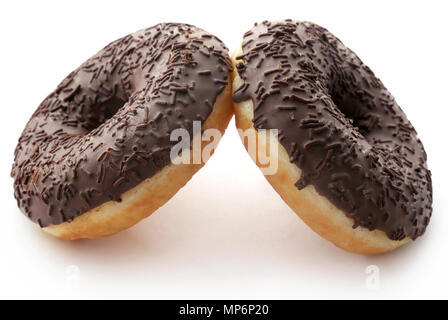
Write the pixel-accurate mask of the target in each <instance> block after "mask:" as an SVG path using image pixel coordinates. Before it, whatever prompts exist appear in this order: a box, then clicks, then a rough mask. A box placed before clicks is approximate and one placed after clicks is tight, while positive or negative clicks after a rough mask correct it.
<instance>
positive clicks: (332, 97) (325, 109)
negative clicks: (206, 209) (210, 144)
mask: <svg viewBox="0 0 448 320" xmlns="http://www.w3.org/2000/svg"><path fill="white" fill-rule="evenodd" d="M234 57H235V58H234V64H235V67H236V68H235V69H236V72H237V74H238V75H237V76H236V78H235V80H234V88H233V89H234V91H235V92H234V101H235V102H236V104H235V114H236V121H237V126H238V127H239V128H241V129H246V130H247V129H249V130H257V131H259V130H260V129H278V130H279V134H278V141H279V142H280V150H279V156H278V160H279V169H278V172H277V173H276V174H274V175H271V176H266V177H267V179H268V180H269V182H270V183H271V184H272V185H273V187H274V188H275V189H276V190H277V191H278V192H279V194H280V195H281V196H282V198H283V199H284V200H285V201H286V202H287V203H288V205H289V206H290V207H291V208H292V209H293V210H294V211H295V212H297V214H298V215H299V216H300V217H301V218H302V219H303V220H304V221H305V222H306V223H307V224H308V225H309V226H310V227H311V228H312V229H314V230H315V231H316V232H317V233H319V234H320V235H321V236H323V237H325V238H326V239H328V240H330V241H332V242H333V243H334V244H335V245H337V246H339V247H341V248H343V249H345V250H348V251H353V252H358V253H380V252H385V251H388V250H392V249H394V248H396V247H398V246H400V245H402V244H404V243H406V242H407V241H408V240H409V239H416V238H417V237H419V236H421V235H422V234H423V233H424V231H425V228H426V226H427V225H428V222H429V219H430V217H431V212H432V206H431V204H432V189H431V188H432V187H431V173H430V171H429V170H428V168H427V165H426V153H425V150H424V148H423V145H422V143H421V142H420V140H419V139H418V138H417V133H416V131H415V129H414V128H413V126H412V125H411V123H410V122H409V120H408V119H407V118H406V115H405V114H404V113H403V111H402V110H401V109H400V107H399V106H398V105H397V103H396V102H395V100H394V98H393V97H392V95H391V94H390V93H389V92H388V91H387V89H386V88H385V87H384V86H383V84H382V83H381V81H380V80H379V79H378V78H376V77H375V75H374V74H373V72H372V71H371V70H370V69H369V68H368V67H367V66H366V65H364V64H363V63H362V61H361V60H360V59H359V58H358V57H357V56H356V55H355V54H354V53H353V52H352V51H351V50H350V49H348V48H347V47H345V46H344V45H343V43H342V42H341V41H340V40H339V39H337V38H336V37H335V36H334V35H332V34H331V33H330V32H328V31H327V30H326V29H324V28H322V27H320V26H317V25H315V24H312V23H309V22H297V21H292V20H286V21H282V22H275V23H274V22H273V23H271V22H263V23H262V24H258V25H257V24H256V25H255V26H254V27H253V28H252V29H251V30H250V31H249V32H247V33H246V34H245V36H244V41H243V44H242V48H239V49H238V50H237V51H236V53H235V55H234Z"/></svg>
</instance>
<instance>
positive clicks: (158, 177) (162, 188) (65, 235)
mask: <svg viewBox="0 0 448 320" xmlns="http://www.w3.org/2000/svg"><path fill="white" fill-rule="evenodd" d="M230 79H231V78H230V77H229V84H228V85H227V87H226V88H225V89H224V90H223V91H222V92H221V93H220V94H219V96H218V97H217V99H216V102H215V105H214V107H213V111H212V113H211V114H210V115H209V117H208V118H207V120H206V121H205V122H204V124H203V125H202V130H206V129H211V128H214V129H218V130H219V131H220V132H221V134H224V132H225V130H226V128H227V125H228V123H229V121H230V119H231V118H232V116H233V105H232V101H231V81H230ZM209 143H211V142H202V147H204V146H205V145H207V144H209ZM204 164H205V162H203V161H202V162H201V164H193V163H191V164H183V163H181V164H178V165H176V164H173V163H170V164H169V165H167V166H166V167H165V168H163V169H162V170H160V171H159V172H158V173H156V174H155V175H154V176H152V177H151V178H148V179H146V180H144V181H143V182H141V183H140V184H138V185H137V186H136V187H134V188H132V189H130V190H128V191H127V192H125V193H123V194H122V195H121V199H122V201H121V202H116V201H108V202H106V203H103V204H102V205H100V206H98V207H96V208H93V209H91V210H90V211H88V212H86V213H84V214H82V215H80V216H78V217H76V218H75V219H74V220H73V221H71V222H64V223H61V224H58V225H52V226H48V227H45V228H43V230H44V231H46V232H48V233H49V234H51V235H53V236H55V237H57V238H59V239H63V240H75V239H81V238H90V239H92V238H100V237H107V236H110V235H112V234H115V233H117V232H119V231H122V230H125V229H127V228H129V227H131V226H133V225H134V224H136V223H137V222H139V221H140V220H142V219H144V218H146V217H148V216H150V215H151V214H152V213H153V212H154V211H155V210H157V209H158V208H160V207H161V206H162V205H163V204H165V203H166V202H167V201H168V200H169V199H171V198H172V197H173V196H174V195H175V194H176V192H177V191H179V189H181V188H182V187H183V186H184V185H185V184H186V183H187V182H188V181H189V180H190V179H191V178H192V177H193V175H194V174H195V173H196V172H197V171H198V170H199V169H200V168H202V166H203V165H204Z"/></svg>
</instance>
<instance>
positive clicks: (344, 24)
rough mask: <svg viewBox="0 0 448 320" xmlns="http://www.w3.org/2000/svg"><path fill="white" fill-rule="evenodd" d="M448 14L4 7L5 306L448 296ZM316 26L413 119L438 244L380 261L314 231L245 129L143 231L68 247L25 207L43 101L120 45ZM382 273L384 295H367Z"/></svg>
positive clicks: (437, 10)
mask: <svg viewBox="0 0 448 320" xmlns="http://www.w3.org/2000/svg"><path fill="white" fill-rule="evenodd" d="M447 9H448V8H447V7H446V1H439V2H437V1H421V2H412V1H403V2H399V1H378V0H377V1H370V2H369V4H367V3H366V2H364V1H351V2H342V1H328V2H323V1H314V0H313V1H298V0H294V1H291V2H290V3H287V2H282V1H278V0H277V1H273V0H271V1H256V2H254V4H251V2H250V1H243V0H240V1H230V0H227V1H223V0H221V1H213V0H207V1H201V2H197V3H196V2H194V1H174V0H166V1H142V2H140V3H137V2H134V1H130V0H126V1H120V2H114V1H107V2H106V1H105V2H104V3H99V4H92V1H85V2H84V1H73V2H72V3H71V4H68V2H66V1H55V2H53V3H49V2H43V1H32V2H31V1H30V2H28V3H25V2H21V1H8V2H7V1H2V2H1V5H0V41H1V42H0V46H1V47H0V72H1V75H0V92H1V99H0V106H1V109H2V116H1V124H0V130H1V138H2V139H1V148H0V150H1V155H2V157H1V158H0V161H1V166H0V168H1V179H0V181H1V184H0V188H1V189H0V196H1V198H0V201H1V204H2V206H1V212H0V298H150V299H169V298H179V299H180V298H185V299H188V298H193V299H196V298H203V299H207V298H208V299H215V298H234V299H239V298H249V299H250V298H254V299H258V298H267V299H269V298H274V299H277V298H285V299H296V298H374V299H376V298H448V275H447V270H448V250H447V245H446V243H447V227H448V215H447V212H446V211H447V209H448V206H447V193H446V192H447V191H446V187H445V186H446V185H445V183H447V182H446V181H447V179H448V175H447V172H446V161H447V156H448V154H447V143H446V137H447V133H446V129H447V117H448V112H447V109H448V102H447V94H446V92H447V91H446V90H447V73H448V68H447V49H448V46H447V42H448V41H447V39H446V32H447V31H448V23H447V19H446V13H447V12H448V10H447ZM284 18H293V19H299V20H309V21H313V22H316V23H318V24H320V25H322V26H324V27H326V28H328V29H329V30H330V31H331V32H333V33H334V34H335V35H336V36H337V37H339V38H340V39H341V40H342V41H343V42H344V43H345V44H346V45H347V46H349V47H350V48H351V49H353V50H354V51H355V52H356V53H357V54H358V55H359V56H360V57H361V59H362V60H363V61H364V62H365V63H366V64H367V65H369V66H370V67H371V68H372V70H374V72H375V73H376V75H377V76H378V77H379V78H380V79H382V81H383V82H384V83H385V85H386V86H387V87H388V88H389V90H390V91H391V92H392V93H393V94H394V96H395V97H396V99H397V101H398V102H399V104H400V105H401V106H402V108H403V109H404V111H405V112H406V114H407V115H408V118H409V119H410V120H411V121H412V122H413V124H414V126H415V127H416V129H417V131H418V132H419V135H420V138H421V139H422V140H423V142H424V145H425V147H426V151H427V153H428V158H429V166H430V169H431V170H432V172H433V182H434V213H433V218H432V220H431V223H430V225H429V227H428V229H427V232H426V234H425V235H424V236H423V237H422V238H420V239H419V240H418V241H416V242H415V243H411V244H410V245H407V246H405V247H403V248H401V249H399V250H397V251H396V252H393V253H389V254H385V255H381V256H373V257H368V256H360V255H355V254H350V253H346V252H344V251H342V250H340V249H337V248H336V247H334V246H333V245H332V244H331V243H329V242H327V241H326V240H324V239H322V238H320V237H319V236H317V235H316V234H315V233H313V232H312V231H311V230H310V229H309V228H308V227H307V226H306V225H305V224H304V223H303V222H302V221H301V220H300V219H299V218H297V217H296V215H295V214H294V213H293V212H292V211H291V210H290V209H289V208H288V207H287V205H286V204H285V203H284V202H283V201H282V200H281V199H280V197H279V196H278V195H277V194H276V192H275V191H274V190H273V189H272V188H271V187H270V186H269V185H268V183H267V182H266V181H265V179H264V177H263V176H262V174H261V173H260V171H259V169H258V168H257V167H256V166H255V165H254V164H253V163H252V162H251V160H250V158H249V156H248V155H247V154H246V151H245V150H244V148H243V146H242V144H241V143H240V141H239V137H238V136H237V133H236V130H235V127H234V122H233V120H232V122H231V123H230V125H229V129H228V131H227V134H226V135H225V137H224V138H223V140H222V141H221V144H220V146H219V148H218V150H217V152H216V154H215V155H214V156H213V157H212V159H211V160H210V162H209V163H208V164H207V165H206V166H205V167H204V168H203V169H202V170H201V171H200V172H199V173H198V174H197V175H196V176H195V177H194V178H193V179H192V180H191V181H190V182H189V183H188V184H187V186H186V187H185V188H183V189H182V190H181V191H180V192H179V193H178V194H177V195H176V196H175V197H174V198H173V199H172V200H170V201H169V202H168V203H167V204H166V205H165V206H163V207H162V208H161V209H159V210H158V211H157V212H155V213H154V214H153V215H152V216H151V217H150V218H148V219H146V220H144V221H142V222H141V223H139V224H138V225H136V226H135V227H133V228H131V229H130V230H127V231H124V232H122V233H119V234H117V235H115V236H112V237H110V238H106V239H100V240H82V241H76V242H63V241H60V240H57V239H54V238H52V237H50V236H48V235H46V234H45V233H44V232H41V231H40V230H39V229H38V228H36V226H35V225H33V224H32V223H30V222H29V221H28V220H27V219H26V218H25V217H24V216H23V215H22V214H21V213H20V211H19V210H18V208H17V206H16V202H15V200H14V197H13V188H12V182H13V181H12V179H11V178H10V176H9V172H10V169H11V165H12V161H13V151H14V148H15V145H16V143H17V139H18V137H19V135H20V133H21V131H22V129H23V128H24V126H25V123H26V122H27V120H28V119H29V117H30V116H31V114H32V113H33V111H34V110H35V109H36V108H37V106H38V105H39V104H40V102H41V101H42V100H43V99H44V98H45V97H46V96H47V94H49V93H50V92H51V91H52V90H54V88H55V87H56V86H57V84H58V83H59V82H60V81H61V80H62V79H63V78H64V77H65V76H66V75H67V74H68V73H69V72H70V71H72V70H73V69H75V68H76V67H77V66H79V65H80V64H81V63H82V62H83V61H85V60H86V59H87V58H88V57H90V56H91V55H93V54H94V53H96V52H97V51H98V50H100V49H101V48H102V47H104V46H105V45H106V44H107V43H109V42H111V41H113V40H115V39H117V38H119V37H121V36H124V35H126V34H128V33H132V32H134V31H136V30H139V29H142V28H145V27H149V26H152V25H154V24H156V23H159V22H169V21H175V22H186V23H191V24H195V25H197V26H199V27H201V28H204V29H206V30H208V31H209V32H211V33H214V34H215V35H217V36H218V37H220V38H221V39H222V40H223V41H224V42H225V43H226V44H227V46H228V47H229V49H230V50H233V48H235V46H236V45H237V44H238V43H239V42H240V41H241V39H242V35H243V34H244V32H246V31H247V30H248V29H249V28H251V26H252V24H253V23H254V22H256V21H262V20H265V19H268V20H276V19H284ZM369 265H376V266H378V268H379V271H380V278H379V279H380V286H379V287H376V288H375V287H369V286H366V279H368V275H367V274H366V268H367V266H369Z"/></svg>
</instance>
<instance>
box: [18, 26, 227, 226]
mask: <svg viewBox="0 0 448 320" xmlns="http://www.w3.org/2000/svg"><path fill="white" fill-rule="evenodd" d="M230 71H231V64H230V60H229V57H228V50H227V48H226V47H225V46H224V44H223V43H222V42H221V41H220V40H219V39H218V38H216V37H215V36H213V35H211V34H209V33H207V32H205V31H203V30H201V29H198V28H196V27H194V26H190V25H186V24H174V23H165V24H159V25H156V26H154V27H151V28H148V29H145V30H141V31H138V32H136V33H134V34H130V35H128V36H125V37H123V38H121V39H118V40H116V41H114V42H112V43H111V44H109V45H108V46H106V47H105V48H104V49H103V50H101V51H100V52H99V53H97V54H96V55H94V56H93V57H91V58H90V59H89V60H87V61H86V62H85V63H83V64H82V65H81V66H80V67H79V68H78V69H76V70H75V71H73V72H72V73H70V75H68V77H67V78H66V79H65V80H64V81H62V83H61V84H60V85H59V86H58V87H57V89H56V90H55V91H54V92H53V93H51V94H50V95H49V96H48V97H47V98H46V99H45V100H44V101H43V102H42V104H41V105H40V106H39V108H38V109H37V111H36V112H35V113H34V114H33V116H32V118H31V119H30V121H29V122H28V124H27V125H26V127H25V130H24V131H23V133H22V135H21V137H20V139H19V143H18V145H17V148H16V151H15V160H14V165H13V169H12V174H11V175H12V177H13V178H14V190H15V192H14V195H15V197H16V199H17V202H18V205H19V207H20V209H21V210H22V211H23V212H24V213H25V214H26V215H27V216H28V217H29V218H30V219H31V220H32V221H34V222H36V223H38V224H39V225H40V226H41V227H45V226H49V225H55V224H60V223H62V222H65V221H71V220H72V219H74V218H76V217H77V216H79V215H81V214H83V213H85V212H87V211H89V210H90V209H92V208H95V207H97V206H98V205H100V204H103V203H105V202H107V201H110V200H115V201H120V195H121V194H123V193H124V192H126V191H128V190H130V189H131V188H133V187H135V186H136V185H137V184H139V183H140V182H142V181H143V180H145V179H146V178H149V177H151V176H153V175H154V174H155V173H156V172H158V171H159V170H161V169H162V168H164V167H165V166H166V165H168V164H169V163H170V149H171V147H172V146H173V145H174V144H176V143H177V142H171V141H170V133H171V131H172V130H174V129H176V128H185V129H187V130H188V131H189V133H190V135H191V134H192V127H193V126H192V122H193V121H194V120H200V121H205V120H206V119H207V117H208V116H209V115H210V113H211V111H212V110H213V105H214V103H215V100H216V98H217V96H218V95H219V94H220V93H221V92H222V91H223V89H224V88H225V87H226V86H227V84H228V79H229V78H228V75H229V72H230Z"/></svg>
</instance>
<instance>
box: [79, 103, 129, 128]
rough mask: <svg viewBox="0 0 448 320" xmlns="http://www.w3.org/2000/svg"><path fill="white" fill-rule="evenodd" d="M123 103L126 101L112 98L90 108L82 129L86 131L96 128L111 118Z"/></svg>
mask: <svg viewBox="0 0 448 320" xmlns="http://www.w3.org/2000/svg"><path fill="white" fill-rule="evenodd" d="M125 103H126V101H124V100H122V99H120V98H118V97H116V96H113V97H112V98H110V99H108V100H106V101H104V102H102V103H99V104H95V105H93V106H91V107H90V110H89V113H88V115H87V117H86V123H85V126H84V127H85V128H86V129H87V130H88V131H92V130H94V129H96V128H98V127H99V126H101V125H102V124H103V123H104V122H106V121H107V120H108V119H110V118H112V117H113V116H114V115H115V114H116V113H117V112H118V110H120V108H121V107H123V105H124V104H125Z"/></svg>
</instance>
